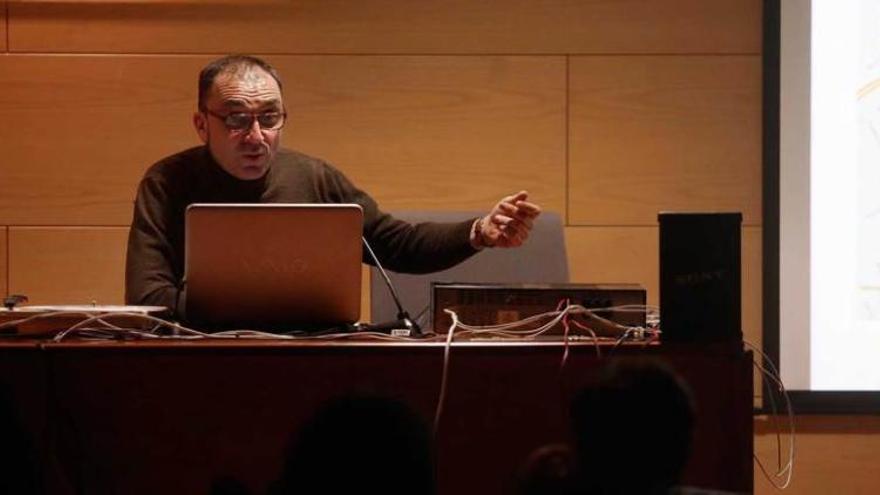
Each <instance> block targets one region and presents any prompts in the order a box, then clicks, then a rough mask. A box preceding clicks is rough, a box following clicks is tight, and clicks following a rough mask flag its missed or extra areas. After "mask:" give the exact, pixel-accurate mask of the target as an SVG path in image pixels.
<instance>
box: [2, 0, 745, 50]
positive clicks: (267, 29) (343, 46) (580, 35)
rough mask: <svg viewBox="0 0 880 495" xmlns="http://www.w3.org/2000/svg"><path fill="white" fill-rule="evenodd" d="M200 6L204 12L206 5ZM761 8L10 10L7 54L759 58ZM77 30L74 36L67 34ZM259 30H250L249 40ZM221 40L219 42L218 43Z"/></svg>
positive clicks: (512, 5)
mask: <svg viewBox="0 0 880 495" xmlns="http://www.w3.org/2000/svg"><path fill="white" fill-rule="evenodd" d="M206 3H207V2H206ZM761 6H762V5H761V0H726V1H712V2H706V1H705V0H663V1H658V0H628V1H626V2H584V1H582V0H555V1H553V2H533V1H527V0H512V1H506V2H472V1H470V0H443V1H432V2H407V1H401V0H366V1H362V2H357V3H356V5H352V3H351V2H349V1H348V0H322V1H304V2H277V4H276V5H260V6H252V5H251V6H249V5H244V3H243V4H242V5H204V4H202V5H199V2H197V1H192V0H188V1H183V2H173V3H164V2H163V3H152V4H137V3H127V4H126V3H123V2H114V3H113V4H112V5H101V4H99V3H76V4H74V3H52V2H47V3H40V4H35V3H14V4H12V6H11V8H10V10H9V16H10V19H11V21H12V22H11V24H10V31H11V32H12V34H11V35H10V46H9V49H10V51H16V52H19V51H21V52H28V53H30V52H41V51H42V52H68V53H87V52H93V51H101V50H110V51H113V52H114V53H178V52H186V53H226V52H230V51H234V52H248V53H368V54H381V53H394V54H405V53H446V54H449V53H454V54H459V53H481V54H515V53H523V54H530V55H544V54H566V53H580V54H592V53H605V54H613V53H692V52H704V53H710V54H715V53H760V50H761V23H760V19H761V15H762V9H761ZM74 26H75V28H73V27H74ZM253 26H260V29H257V30H255V29H253ZM218 31H220V32H223V33H224V36H216V33H217V32H218Z"/></svg>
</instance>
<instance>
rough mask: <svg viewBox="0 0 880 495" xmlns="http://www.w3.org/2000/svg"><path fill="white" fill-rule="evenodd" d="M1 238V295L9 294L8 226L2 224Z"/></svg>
mask: <svg viewBox="0 0 880 495" xmlns="http://www.w3.org/2000/svg"><path fill="white" fill-rule="evenodd" d="M2 232H3V238H2V239H0V243H2V244H0V245H2V246H3V256H2V259H3V269H2V276H3V283H2V284H0V286H2V287H3V297H6V296H8V295H9V227H7V226H4V227H3V229H2Z"/></svg>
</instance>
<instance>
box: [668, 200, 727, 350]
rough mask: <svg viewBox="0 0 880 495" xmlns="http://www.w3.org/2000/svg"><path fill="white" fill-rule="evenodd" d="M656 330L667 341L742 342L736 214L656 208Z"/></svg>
mask: <svg viewBox="0 0 880 495" xmlns="http://www.w3.org/2000/svg"><path fill="white" fill-rule="evenodd" d="M658 221H659V222H660V330H661V331H662V334H661V340H662V341H663V342H664V343H667V342H680V343H686V342H741V341H742V327H741V315H740V307H741V296H740V289H741V284H742V282H741V279H740V277H741V274H740V271H741V269H740V249H741V247H740V245H741V240H740V236H741V234H740V230H741V224H742V214H741V213H677V212H676V213H672V212H661V213H660V214H659V215H658Z"/></svg>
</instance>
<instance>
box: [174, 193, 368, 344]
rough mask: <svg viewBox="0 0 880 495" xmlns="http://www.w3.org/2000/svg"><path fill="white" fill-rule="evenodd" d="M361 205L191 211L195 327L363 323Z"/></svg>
mask: <svg viewBox="0 0 880 495" xmlns="http://www.w3.org/2000/svg"><path fill="white" fill-rule="evenodd" d="M362 232H363V210H362V209H361V207H360V206H359V205H356V204H193V205H190V206H189V207H188V208H187V211H186V251H185V280H186V303H185V304H186V316H187V320H188V321H189V322H190V323H191V324H193V325H197V326H203V327H208V328H211V327H217V328H234V327H237V328H253V329H261V330H277V331H289V330H295V329H297V328H296V327H298V326H304V327H306V328H308V329H313V328H318V327H322V326H323V327H328V326H334V325H339V324H346V323H353V322H356V321H358V319H359V318H360V300H361V260H362V252H363V251H362V240H361V236H362Z"/></svg>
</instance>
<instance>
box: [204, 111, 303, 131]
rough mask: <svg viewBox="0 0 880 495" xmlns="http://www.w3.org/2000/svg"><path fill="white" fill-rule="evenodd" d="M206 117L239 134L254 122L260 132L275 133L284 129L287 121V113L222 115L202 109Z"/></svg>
mask: <svg viewBox="0 0 880 495" xmlns="http://www.w3.org/2000/svg"><path fill="white" fill-rule="evenodd" d="M204 111H205V113H207V114H208V115H213V116H214V117H217V118H218V119H220V120H222V121H223V125H224V126H226V129H228V130H230V131H233V132H241V131H246V130H248V129H250V128H251V127H252V126H253V125H254V120H256V121H257V124H259V125H260V130H263V131H277V130H278V129H281V128H282V127H284V122H285V121H286V120H287V112H261V113H251V112H232V113H227V114H226V115H222V114H219V113H216V112H213V111H211V110H208V109H207V108H206V109H204Z"/></svg>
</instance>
